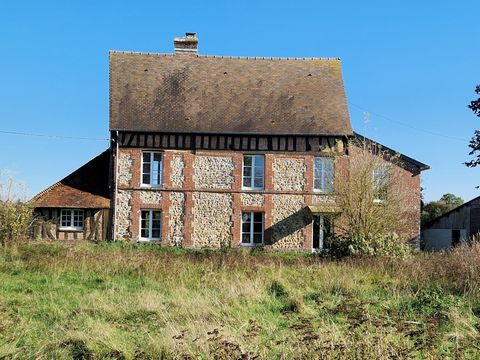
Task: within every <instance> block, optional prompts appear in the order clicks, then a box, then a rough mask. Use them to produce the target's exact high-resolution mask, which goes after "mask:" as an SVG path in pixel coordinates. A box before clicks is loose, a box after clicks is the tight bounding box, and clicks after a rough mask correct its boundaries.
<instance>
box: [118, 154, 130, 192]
mask: <svg viewBox="0 0 480 360" xmlns="http://www.w3.org/2000/svg"><path fill="white" fill-rule="evenodd" d="M132 165H133V159H132V157H131V155H130V154H123V153H122V154H120V158H119V161H118V182H119V184H120V185H124V186H130V185H131V183H132Z"/></svg>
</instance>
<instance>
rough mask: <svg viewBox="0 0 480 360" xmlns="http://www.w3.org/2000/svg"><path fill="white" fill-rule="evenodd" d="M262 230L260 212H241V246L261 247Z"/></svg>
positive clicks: (261, 214) (261, 215)
mask: <svg viewBox="0 0 480 360" xmlns="http://www.w3.org/2000/svg"><path fill="white" fill-rule="evenodd" d="M263 229H264V226H263V213H262V212H254V211H244V212H242V245H262V244H263Z"/></svg>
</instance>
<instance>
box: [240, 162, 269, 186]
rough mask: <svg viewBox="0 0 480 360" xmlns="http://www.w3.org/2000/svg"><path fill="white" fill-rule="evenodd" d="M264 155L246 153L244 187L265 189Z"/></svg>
mask: <svg viewBox="0 0 480 360" xmlns="http://www.w3.org/2000/svg"><path fill="white" fill-rule="evenodd" d="M263 164H264V156H263V155H245V156H244V157H243V188H244V189H263V172H264V171H263V168H264V165H263Z"/></svg>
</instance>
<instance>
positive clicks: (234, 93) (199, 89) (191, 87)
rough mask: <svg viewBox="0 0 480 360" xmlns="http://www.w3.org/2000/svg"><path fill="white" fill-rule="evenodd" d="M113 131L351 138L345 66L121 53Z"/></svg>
mask: <svg viewBox="0 0 480 360" xmlns="http://www.w3.org/2000/svg"><path fill="white" fill-rule="evenodd" d="M110 129H111V130H132V131H153V132H196V133H245V134H246V133H249V134H253V133H256V134H260V133H261V134H305V135H307V134H315V135H350V134H352V128H351V124H350V119H349V114H348V109H347V103H346V98H345V91H344V87H343V80H342V73H341V66H340V60H339V59H325V58H323V59H320V58H301V59H299V58H287V59H280V58H240V57H221V56H220V57H219V56H200V55H196V54H195V55H185V54H176V55H175V54H169V55H167V54H150V53H132V52H117V51H112V52H110Z"/></svg>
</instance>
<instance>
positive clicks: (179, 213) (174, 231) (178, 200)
mask: <svg viewBox="0 0 480 360" xmlns="http://www.w3.org/2000/svg"><path fill="white" fill-rule="evenodd" d="M168 215H169V217H170V221H169V223H168V241H169V243H170V244H171V245H174V246H181V245H182V243H183V228H184V218H185V194H184V193H181V192H172V193H170V208H169V209H168Z"/></svg>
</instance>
